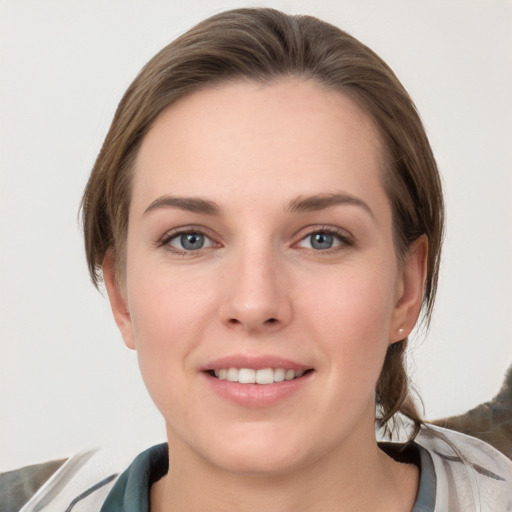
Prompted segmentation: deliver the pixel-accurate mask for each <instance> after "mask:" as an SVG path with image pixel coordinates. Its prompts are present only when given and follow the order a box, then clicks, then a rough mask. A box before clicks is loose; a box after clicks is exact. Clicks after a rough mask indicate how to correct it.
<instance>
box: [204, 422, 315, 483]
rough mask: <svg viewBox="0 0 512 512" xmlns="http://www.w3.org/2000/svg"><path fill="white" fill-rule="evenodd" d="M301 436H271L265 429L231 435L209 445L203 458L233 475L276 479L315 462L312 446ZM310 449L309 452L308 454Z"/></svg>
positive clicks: (287, 433) (287, 434)
mask: <svg viewBox="0 0 512 512" xmlns="http://www.w3.org/2000/svg"><path fill="white" fill-rule="evenodd" d="M298 437H300V436H292V437H290V435H289V432H286V433H285V435H284V436H279V435H275V432H274V435H271V434H270V433H269V432H265V429H262V431H260V432H259V433H257V434H256V432H253V435H229V436H226V437H224V438H223V439H217V440H216V442H215V444H213V443H214V441H213V440H210V441H211V442H209V443H208V446H207V447H206V448H207V449H206V451H205V452H203V457H204V458H206V459H209V461H210V463H212V464H213V465H214V466H216V467H217V468H219V469H222V470H224V471H227V472H229V473H233V474H245V475H250V476H276V475H284V474H289V473H291V472H293V471H294V470H296V469H298V468H299V467H301V466H302V465H307V463H308V462H309V461H311V460H312V459H314V457H313V454H311V453H308V452H309V451H310V450H311V444H310V443H308V441H307V439H304V440H303V441H302V442H300V439H299V438H298ZM305 449H307V451H306V450H305Z"/></svg>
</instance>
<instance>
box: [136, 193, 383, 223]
mask: <svg viewBox="0 0 512 512" xmlns="http://www.w3.org/2000/svg"><path fill="white" fill-rule="evenodd" d="M344 204H347V205H353V206H359V207H361V208H363V209H364V210H365V211H366V212H367V213H369V215H370V216H371V217H372V218H375V216H374V214H373V211H372V210H371V208H370V207H369V206H368V204H367V203H365V202H364V201H363V200H362V199H359V198H357V197H354V196H352V195H350V194H347V193H344V192H339V193H334V194H326V193H323V194H315V195H312V196H299V197H297V198H295V199H292V200H291V201H290V202H289V203H288V205H287V207H286V209H285V210H286V211H289V212H292V213H304V212H312V211H320V210H325V209H327V208H331V207H333V206H338V205H344ZM160 208H178V209H180V210H186V211H189V212H193V213H202V214H205V215H219V214H220V213H221V208H220V206H219V205H218V204H217V203H215V202H214V201H209V200H207V199H201V198H198V197H176V196H170V195H164V196H161V197H159V198H158V199H155V200H154V201H153V202H152V203H151V204H150V205H149V206H148V207H147V208H146V210H144V215H146V214H148V213H150V212H152V211H154V210H158V209H160Z"/></svg>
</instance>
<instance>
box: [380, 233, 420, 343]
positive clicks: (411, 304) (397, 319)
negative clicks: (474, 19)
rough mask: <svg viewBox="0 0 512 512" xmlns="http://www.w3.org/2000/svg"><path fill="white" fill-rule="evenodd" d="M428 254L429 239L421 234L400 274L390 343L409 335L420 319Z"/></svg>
mask: <svg viewBox="0 0 512 512" xmlns="http://www.w3.org/2000/svg"><path fill="white" fill-rule="evenodd" d="M427 254H428V240H427V237H426V236H425V235H421V236H420V237H419V238H418V239H417V240H416V241H414V243H413V244H412V245H411V247H410V248H409V250H408V252H407V254H406V256H405V261H404V264H403V267H402V269H401V270H400V274H399V276H398V281H397V287H396V295H395V308H394V311H393V319H392V322H391V330H390V333H389V343H395V342H397V341H401V340H403V339H405V338H406V337H407V336H409V334H410V333H411V331H412V329H413V328H414V326H415V324H416V321H417V320H418V316H419V314H420V310H421V304H422V301H423V287H424V284H425V277H426V272H427Z"/></svg>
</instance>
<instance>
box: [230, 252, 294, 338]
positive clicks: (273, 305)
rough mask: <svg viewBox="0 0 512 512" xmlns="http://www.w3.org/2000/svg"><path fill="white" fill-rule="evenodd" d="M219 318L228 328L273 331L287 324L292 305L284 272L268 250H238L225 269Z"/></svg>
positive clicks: (290, 316)
mask: <svg viewBox="0 0 512 512" xmlns="http://www.w3.org/2000/svg"><path fill="white" fill-rule="evenodd" d="M223 286H224V287H225V290H226V296H225V301H224V304H223V306H222V307H221V317H222V321H223V323H224V324H225V325H227V326H228V327H230V328H235V329H242V330H245V331H247V332H251V333H257V332H274V331H277V330H280V329H282V328H283V327H285V326H286V325H288V324H289V322H290V320H291V318H292V305H291V301H290V295H289V288H288V287H287V283H286V272H284V269H283V265H282V264H280V261H279V257H278V256H277V255H276V254H275V253H274V251H272V249H266V250H258V251H257V252H256V251H250V250H245V251H240V253H239V254H236V256H234V257H233V259H232V260H231V262H230V265H229V268H228V269H226V275H225V281H224V285H223Z"/></svg>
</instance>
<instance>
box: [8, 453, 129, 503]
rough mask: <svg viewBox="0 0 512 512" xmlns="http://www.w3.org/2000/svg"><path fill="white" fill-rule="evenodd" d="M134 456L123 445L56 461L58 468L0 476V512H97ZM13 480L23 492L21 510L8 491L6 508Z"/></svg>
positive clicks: (37, 468)
mask: <svg viewBox="0 0 512 512" xmlns="http://www.w3.org/2000/svg"><path fill="white" fill-rule="evenodd" d="M137 453H138V451H135V450H133V449H131V448H130V447H128V448H127V447H126V446H124V447H116V448H112V447H109V448H103V449H95V450H90V451H86V452H82V453H79V454H77V455H74V456H72V457H70V458H68V459H67V460H65V461H59V462H60V464H58V465H57V464H56V463H45V464H43V465H40V466H39V465H38V466H34V467H29V468H23V469H21V470H17V471H14V472H9V473H4V474H3V475H0V497H1V500H0V503H1V505H0V512H15V511H16V512H18V511H19V512H29V511H34V510H38V511H40V512H54V511H55V510H71V507H72V510H73V512H92V511H98V510H100V508H101V506H102V504H103V502H104V501H105V499H106V497H107V495H108V493H109V492H110V490H111V489H112V487H113V486H114V484H115V483H116V481H117V480H118V479H119V475H120V474H121V473H122V472H123V471H125V469H126V468H127V467H128V466H129V465H130V463H131V462H132V460H133V459H134V458H135V457H136V455H137ZM34 476H36V478H34ZM14 481H16V483H17V484H16V487H17V488H18V489H20V488H21V489H23V492H22V494H23V496H22V497H23V501H25V504H24V505H23V506H22V508H20V504H19V503H20V500H19V499H18V498H19V497H20V496H21V494H19V493H17V494H19V495H18V496H16V495H14V494H13V493H12V492H11V491H9V493H10V494H11V495H12V496H13V497H12V498H10V500H11V501H10V504H9V506H7V505H5V504H4V496H7V495H8V492H7V489H9V488H10V485H11V484H12V482H14ZM37 484H38V485H37ZM14 500H17V501H14ZM27 500H28V501H27ZM22 503H23V502H22Z"/></svg>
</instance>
